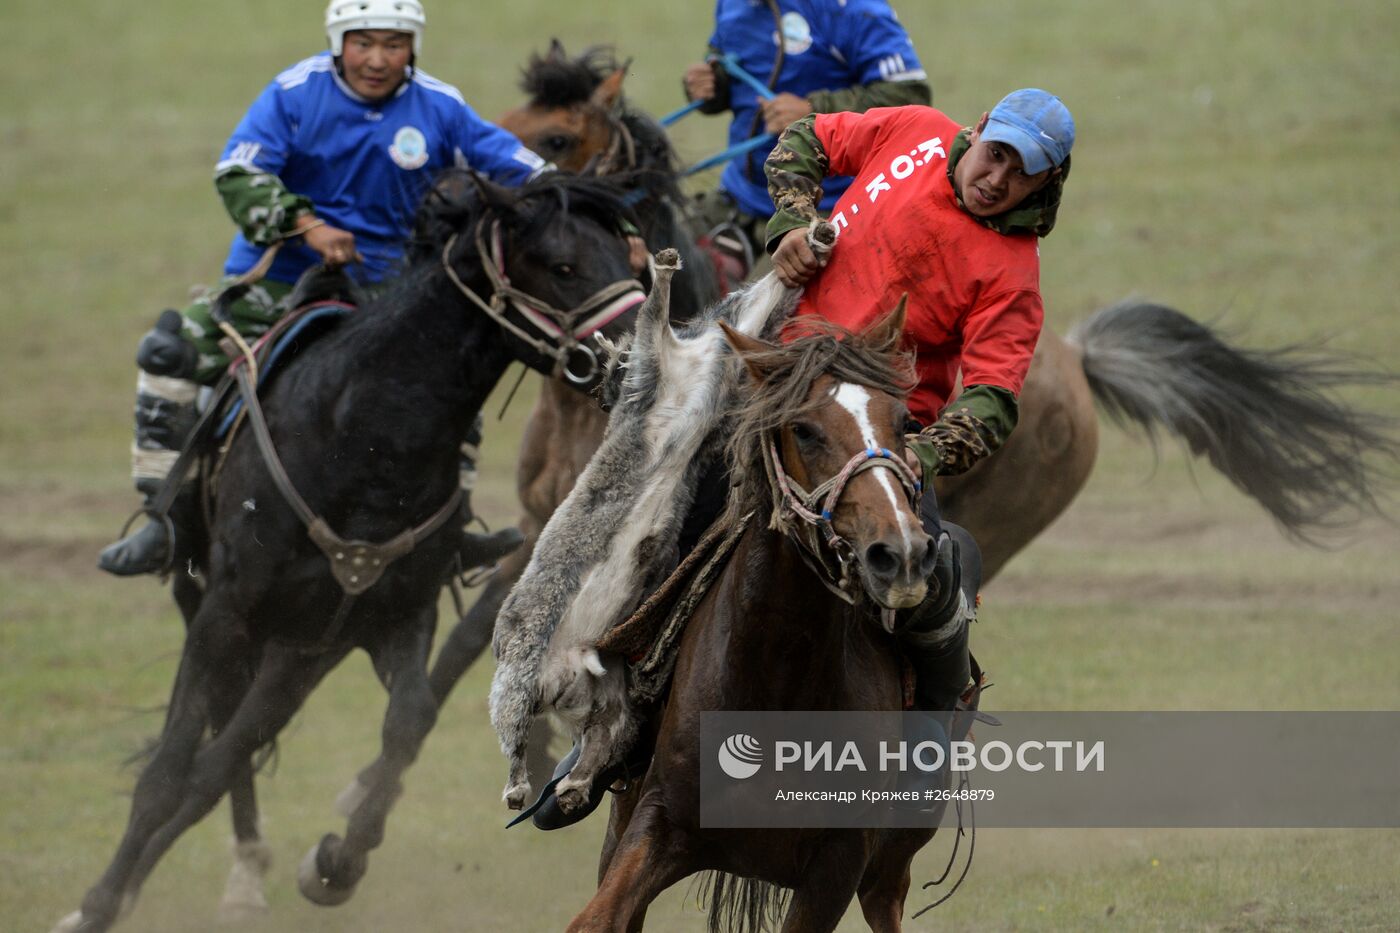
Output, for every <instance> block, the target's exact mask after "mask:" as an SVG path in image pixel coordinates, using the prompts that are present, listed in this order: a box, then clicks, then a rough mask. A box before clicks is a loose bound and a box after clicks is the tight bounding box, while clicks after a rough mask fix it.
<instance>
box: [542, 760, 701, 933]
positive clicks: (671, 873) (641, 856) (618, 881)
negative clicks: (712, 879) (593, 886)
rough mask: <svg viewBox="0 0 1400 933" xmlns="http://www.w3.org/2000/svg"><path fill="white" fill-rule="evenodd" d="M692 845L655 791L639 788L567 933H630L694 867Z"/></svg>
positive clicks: (694, 869) (696, 868) (692, 871)
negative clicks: (655, 902) (589, 895)
mask: <svg viewBox="0 0 1400 933" xmlns="http://www.w3.org/2000/svg"><path fill="white" fill-rule="evenodd" d="M699 869H700V866H699V865H697V864H696V862H695V855H694V845H693V844H692V842H691V839H690V837H689V836H688V835H687V834H686V833H685V832H684V831H683V830H681V829H678V828H677V827H675V826H672V825H671V824H670V823H669V822H668V821H667V819H666V809H665V807H663V806H662V805H661V793H660V791H659V790H657V789H654V788H651V787H644V788H643V790H642V796H641V799H640V800H639V801H637V804H636V807H635V809H633V811H632V818H631V819H630V820H629V821H628V824H627V831H626V832H625V833H623V834H622V838H621V839H620V840H619V841H618V843H617V846H616V848H615V849H614V851H613V853H612V858H611V860H610V862H609V864H608V867H607V870H606V872H605V873H604V875H603V879H602V881H601V883H600V884H599V885H598V891H597V893H596V894H594V895H593V899H592V900H590V901H589V902H588V906H586V907H584V909H583V910H582V911H581V912H580V913H579V914H578V916H576V917H574V919H573V922H571V923H570V924H569V927H568V930H569V933H630V931H633V930H638V929H640V928H641V921H642V919H643V918H644V917H645V915H646V910H647V906H648V905H649V904H651V902H652V901H653V900H655V899H656V896H657V895H658V894H660V893H661V892H662V891H664V890H666V889H667V888H669V887H670V886H671V885H673V884H675V883H676V882H677V881H679V880H681V879H682V878H684V877H686V876H687V875H690V874H693V873H694V872H696V871H698V870H699Z"/></svg>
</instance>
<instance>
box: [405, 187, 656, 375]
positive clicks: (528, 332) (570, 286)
mask: <svg viewBox="0 0 1400 933" xmlns="http://www.w3.org/2000/svg"><path fill="white" fill-rule="evenodd" d="M624 219H626V220H629V221H632V214H631V212H630V210H629V209H628V208H627V207H626V205H625V204H624V201H623V192H622V190H621V189H619V188H618V187H617V186H615V185H613V184H610V183H608V182H606V181H602V180H599V179H592V178H582V177H576V176H568V175H562V174H558V173H550V174H547V175H545V176H543V177H541V178H539V179H537V180H535V181H532V182H530V183H528V184H526V185H523V186H521V187H519V188H503V187H500V186H498V185H494V184H492V183H491V182H489V181H487V180H486V179H484V178H482V177H481V176H480V175H477V174H476V173H473V172H466V171H462V172H453V173H449V174H447V175H444V176H443V177H442V178H441V179H439V181H438V182H437V183H436V184H435V185H434V187H433V189H432V191H431V192H430V194H429V196H428V198H427V199H426V200H425V202H424V206H423V208H422V209H421V210H420V212H419V215H418V220H417V227H416V231H415V238H414V247H413V250H412V251H411V252H410V261H415V260H416V261H423V260H431V259H432V257H436V261H438V262H440V263H441V265H442V267H443V270H444V272H445V273H446V277H447V279H449V280H451V282H452V284H453V285H455V286H456V289H457V291H458V292H460V293H461V295H462V296H463V297H465V298H466V299H467V301H468V302H469V303H470V304H471V305H473V306H475V308H476V309H477V310H480V311H482V312H484V313H486V314H487V315H489V316H491V317H492V318H493V319H494V320H496V322H497V323H498V324H499V325H500V326H501V328H502V329H503V330H504V331H505V339H506V340H507V341H509V342H510V343H511V344H512V345H513V351H514V355H515V356H516V357H518V358H519V359H520V360H522V361H523V362H524V363H525V364H526V365H528V366H530V367H531V368H532V369H535V370H538V371H539V372H542V373H544V374H546V375H550V376H554V377H561V378H564V379H565V380H567V381H569V382H571V383H573V384H575V385H577V386H580V387H584V388H591V387H592V386H593V385H595V384H596V383H597V381H598V380H599V378H601V366H600V363H599V356H600V354H601V353H602V352H603V348H604V346H605V344H604V342H603V338H605V339H607V340H615V339H617V338H619V337H621V336H622V335H623V334H626V333H629V332H630V331H631V329H632V327H633V326H634V324H635V320H636V309H637V308H638V307H639V306H640V305H641V303H642V302H643V301H644V300H645V297H646V296H645V293H644V292H643V290H642V286H641V283H639V282H637V281H636V279H635V278H634V277H633V275H632V271H631V269H630V267H629V265H628V249H627V244H626V241H625V237H624V234H623V232H622V221H623V220H624ZM632 222H635V221H632Z"/></svg>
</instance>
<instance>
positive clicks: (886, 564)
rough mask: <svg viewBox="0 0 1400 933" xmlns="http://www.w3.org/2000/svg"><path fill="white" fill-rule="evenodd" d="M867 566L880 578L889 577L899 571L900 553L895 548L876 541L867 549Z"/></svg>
mask: <svg viewBox="0 0 1400 933" xmlns="http://www.w3.org/2000/svg"><path fill="white" fill-rule="evenodd" d="M865 566H866V567H867V568H868V569H869V570H870V572H871V573H872V574H874V575H875V576H876V577H878V578H880V579H889V578H891V577H893V576H894V575H895V574H897V573H898V572H899V555H898V554H896V553H895V551H894V548H892V547H890V546H889V545H888V544H885V543H883V542H881V541H876V542H875V543H874V544H872V545H870V547H868V548H866V549H865Z"/></svg>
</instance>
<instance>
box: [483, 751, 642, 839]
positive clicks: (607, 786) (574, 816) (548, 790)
mask: <svg viewBox="0 0 1400 933" xmlns="http://www.w3.org/2000/svg"><path fill="white" fill-rule="evenodd" d="M653 751H654V749H653V747H652V741H651V740H650V739H648V738H639V739H638V740H637V742H636V744H635V745H633V746H632V748H631V749H629V750H628V752H627V754H626V755H624V756H623V758H622V760H621V761H619V762H617V763H616V764H613V765H610V766H609V767H607V768H604V769H603V770H602V771H601V772H599V774H598V776H597V777H596V778H594V779H593V784H592V786H591V787H590V788H589V790H588V800H587V801H586V802H585V803H584V804H583V806H581V807H578V808H577V809H576V810H574V812H572V813H565V812H564V811H563V809H562V808H561V807H560V806H559V798H558V797H557V796H556V795H555V793H554V790H555V788H556V787H557V786H558V784H559V782H560V781H562V780H563V779H564V778H566V777H568V776H569V772H570V771H572V770H573V768H574V765H575V764H576V763H577V762H578V756H579V746H578V744H577V743H575V744H574V747H573V748H571V749H569V753H568V754H567V755H565V756H564V757H563V759H561V760H560V762H559V764H558V765H557V766H556V767H555V768H554V776H553V777H551V778H550V780H549V783H548V784H546V785H545V786H544V790H542V791H540V796H539V798H538V799H536V801H535V803H534V805H533V806H531V807H530V808H529V809H527V810H526V811H525V812H524V813H522V814H520V816H519V817H517V818H516V822H519V821H520V820H522V819H524V818H525V817H527V816H528V817H529V818H530V820H531V822H533V823H534V824H535V828H536V829H543V830H551V829H562V828H564V827H565V826H572V825H574V824H575V823H578V822H580V821H582V820H583V819H584V818H585V817H587V816H588V815H589V814H590V813H592V812H593V811H594V810H596V809H598V805H599V804H601V803H602V802H603V799H604V798H605V797H607V795H608V791H609V790H613V791H616V792H619V793H620V792H621V791H622V790H625V789H626V786H627V785H630V784H631V782H632V781H639V780H641V779H642V778H643V777H644V776H646V773H647V768H649V767H650V766H651V757H652V753H653ZM511 825H514V823H512V824H511Z"/></svg>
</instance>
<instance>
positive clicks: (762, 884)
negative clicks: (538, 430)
mask: <svg viewBox="0 0 1400 933" xmlns="http://www.w3.org/2000/svg"><path fill="white" fill-rule="evenodd" d="M903 323H904V321H903V315H902V313H901V312H899V311H896V313H895V314H892V315H890V316H889V317H887V318H886V319H885V320H884V321H882V322H881V323H879V324H877V325H876V326H875V327H873V328H872V329H871V330H870V331H869V332H867V333H866V334H863V335H859V336H855V337H850V338H847V339H845V340H838V339H836V337H835V336H834V335H833V334H830V333H825V334H821V333H819V334H817V335H813V336H807V337H802V338H799V339H798V340H795V341H793V342H791V343H789V344H788V345H786V346H784V347H781V348H779V347H775V346H772V345H769V344H766V343H764V342H763V341H761V340H758V339H756V338H748V337H743V336H741V335H738V334H735V333H733V332H730V331H729V330H728V329H727V328H726V333H727V336H728V337H729V340H730V343H731V344H732V345H733V346H734V347H735V349H736V350H737V351H738V352H739V353H740V354H741V357H742V359H743V360H744V362H745V364H746V366H747V367H748V369H749V375H750V380H749V382H750V386H749V389H750V390H749V393H748V399H747V401H746V402H744V403H743V404H741V407H740V410H739V412H738V414H737V416H736V422H735V427H734V429H733V433H732V435H731V437H732V439H731V441H730V445H729V455H730V464H731V468H732V469H733V470H734V471H735V475H739V476H742V477H743V479H742V481H741V483H740V486H739V487H738V489H737V490H736V494H735V496H734V498H733V499H732V500H731V502H730V504H729V508H728V510H727V512H726V515H725V518H724V519H723V520H724V521H726V522H734V523H737V522H739V521H741V519H740V518H739V516H742V515H745V514H749V513H752V514H756V515H758V516H759V517H758V518H755V519H752V520H750V521H749V523H748V524H747V526H746V527H743V529H742V531H741V532H740V534H741V537H740V538H739V541H738V543H737V544H736V545H735V549H734V552H733V555H732V557H731V558H730V560H729V561H728V563H727V565H726V567H725V569H724V570H723V571H722V572H721V574H720V576H719V577H718V579H717V580H716V582H715V584H714V585H713V587H712V588H711V589H710V591H709V593H708V594H707V595H706V596H705V597H704V598H703V600H702V601H701V602H700V603H699V605H698V606H697V608H696V610H695V614H694V615H693V616H692V618H691V620H690V622H689V623H688V625H687V628H686V631H685V634H684V635H683V636H682V640H681V645H680V648H679V657H678V659H677V661H676V667H675V675H674V680H673V682H672V685H671V691H670V695H669V699H668V700H667V702H666V707H665V710H664V713H662V715H661V719H660V724H659V731H658V734H657V745H656V754H655V758H654V759H653V761H652V764H651V767H650V769H649V771H648V773H647V775H646V777H645V779H644V780H643V781H642V782H640V783H639V784H637V785H634V787H633V789H632V790H630V791H628V792H626V793H625V794H624V795H622V796H620V797H618V798H617V800H616V802H615V805H614V807H613V812H612V818H611V821H610V823H609V828H608V837H607V841H606V842H605V845H604V851H603V857H602V864H601V866H600V885H599V889H598V892H597V894H596V895H595V896H594V898H593V899H592V901H591V902H590V903H589V904H588V906H587V907H586V908H585V909H584V910H583V912H582V913H580V914H579V915H578V916H577V917H576V918H575V919H574V921H573V923H572V925H571V926H570V928H569V929H570V930H574V931H584V930H589V931H602V930H609V931H624V930H636V929H640V927H641V924H642V921H643V919H644V916H645V912H646V908H647V905H648V904H649V903H650V902H651V901H652V899H653V898H655V897H656V895H657V894H659V893H660V892H661V891H662V890H664V889H665V888H667V887H669V886H670V885H672V884H674V883H675V882H677V881H679V880H681V879H682V878H685V877H686V876H688V875H691V874H694V873H696V872H700V871H718V872H723V873H726V874H727V875H737V876H741V878H742V879H744V880H742V881H740V880H739V879H734V878H728V877H724V878H723V880H722V881H720V882H717V883H716V884H715V888H714V891H713V892H712V897H711V904H710V910H711V922H712V925H713V924H717V923H720V922H722V921H723V920H725V918H732V917H736V916H737V915H743V914H747V917H748V919H749V920H755V919H758V918H760V917H762V916H763V915H766V914H773V913H776V912H778V911H779V910H782V909H783V902H784V899H787V901H786V918H785V920H784V923H783V926H782V929H783V930H788V931H797V930H801V931H820V930H831V929H834V928H835V927H836V924H837V923H838V921H839V920H840V919H841V917H842V915H843V914H844V913H845V911H846V908H847V906H848V905H849V904H850V901H851V898H852V897H854V896H858V897H859V899H860V905H861V909H862V911H863V912H864V915H865V918H866V921H867V922H868V923H869V924H870V926H871V928H872V929H874V930H877V931H895V930H898V929H900V921H901V917H902V915H903V911H904V898H905V895H906V893H907V892H908V889H909V866H910V863H911V861H912V860H913V858H914V855H915V853H917V852H918V850H919V849H920V848H921V847H922V846H923V845H924V844H926V843H927V842H928V841H929V839H931V838H932V836H933V830H932V829H801V830H799V829H784V830H762V831H758V830H732V829H729V830H712V829H705V828H702V827H701V825H700V806H699V794H700V787H699V774H700V761H699V758H698V755H699V730H700V714H701V713H702V712H707V711H714V710H779V709H796V710H888V711H897V710H899V709H901V708H902V691H901V667H900V664H901V662H900V658H899V651H898V648H897V645H896V642H895V640H894V638H893V636H892V635H891V634H890V633H889V632H888V631H887V630H886V627H885V626H883V625H882V624H881V617H882V614H881V610H882V609H897V608H902V607H906V606H908V605H911V604H917V603H918V602H919V601H920V600H921V599H922V598H923V595H924V592H925V588H926V587H925V584H924V580H923V576H922V573H921V572H920V570H919V568H920V567H921V565H922V563H923V562H924V557H925V555H926V554H927V553H928V549H929V547H930V545H931V542H930V539H929V538H928V536H927V535H925V534H924V533H923V531H922V529H921V527H920V525H919V520H918V517H917V515H916V514H915V508H914V503H913V498H914V495H915V494H916V493H915V487H914V485H913V479H912V475H911V474H910V473H909V472H908V470H907V467H904V466H903V463H902V461H901V460H900V459H899V458H900V457H901V451H902V448H903V440H904V438H903V430H904V423H905V419H906V418H907V409H906V408H905V406H904V401H903V395H904V389H905V388H907V386H908V385H909V376H910V370H909V368H908V361H907V358H904V357H901V356H899V355H896V354H894V353H893V348H894V347H895V346H896V344H897V343H898V341H899V339H900V332H901V329H902V326H903ZM871 448H875V449H880V448H884V449H885V451H887V452H891V451H892V452H893V454H892V455H891V456H890V457H889V459H885V458H876V459H875V460H873V461H867V462H869V463H871V464H872V465H878V466H877V467H876V468H874V469H868V468H867V469H865V470H864V471H863V472H860V473H856V474H850V472H849V467H850V466H851V464H852V461H853V457H854V458H858V459H860V460H864V459H865V457H866V456H867V451H868V450H869V449H871ZM770 457H771V458H773V460H772V461H769V462H765V458H770ZM774 461H776V464H777V465H780V466H781V470H777V469H774V468H773V467H774ZM879 467H885V468H888V469H889V471H890V472H893V473H895V474H896V475H895V476H894V477H890V476H888V474H887V473H886V472H885V470H884V469H880V468H879ZM784 474H785V475H786V476H787V477H790V478H791V479H792V480H793V481H795V482H796V483H797V484H798V485H799V486H801V487H803V488H806V489H813V488H815V487H817V486H818V485H819V484H821V483H822V482H823V481H825V480H827V479H829V478H831V477H836V476H838V474H839V475H841V476H843V477H844V476H846V475H850V476H851V479H850V481H849V483H848V484H847V485H845V487H844V489H843V490H842V491H841V492H840V493H839V496H840V498H839V501H838V503H837V505H836V507H835V509H834V510H833V511H832V515H831V522H832V526H833V527H834V530H835V532H836V534H837V535H839V536H840V538H842V539H844V540H845V543H846V545H848V546H849V550H846V551H845V552H846V553H848V554H852V555H854V561H855V562H856V563H857V564H858V567H857V572H856V574H855V576H856V578H857V579H858V580H859V588H860V590H861V596H860V597H859V598H858V599H857V601H856V603H855V604H854V605H852V604H850V603H848V602H846V601H844V600H843V599H841V598H838V596H837V595H835V594H834V592H833V590H834V589H835V586H836V584H835V583H834V582H833V581H829V580H824V579H822V578H820V577H818V576H817V574H818V573H819V572H820V571H819V570H817V569H816V568H817V567H818V566H820V564H819V562H818V561H815V560H810V559H808V558H807V557H805V556H804V553H803V548H804V547H805V546H807V545H806V544H804V541H805V540H806V539H804V538H802V537H801V536H800V535H798V534H796V533H792V532H790V531H787V530H786V529H789V528H792V527H794V526H795V524H797V523H798V522H799V521H800V519H798V518H797V516H796V515H795V514H793V513H791V512H788V511H786V510H787V509H788V508H789V506H788V505H786V504H785V497H784V496H783V494H782V493H781V492H780V483H781V481H780V480H777V479H776V478H777V477H780V476H782V475H784ZM900 488H904V489H905V490H906V491H907V492H908V493H909V495H908V496H899V495H896V494H895V493H894V490H898V489H900ZM770 513H773V514H774V519H775V520H774V521H773V522H772V523H771V524H770V522H769V521H768V516H769V514H770ZM775 526H776V527H777V528H778V529H782V530H775ZM876 553H878V554H880V555H882V557H884V558H888V559H887V560H886V559H882V560H880V561H872V562H871V566H869V567H867V566H866V561H865V555H867V554H876ZM881 565H888V566H884V567H883V569H882V568H881ZM890 566H898V567H903V568H905V570H906V571H908V572H906V573H895V572H888V571H889V567H890ZM824 584H825V585H824ZM778 888H787V889H791V894H790V895H786V894H781V893H780V892H779V891H778ZM789 898H790V899H789Z"/></svg>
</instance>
